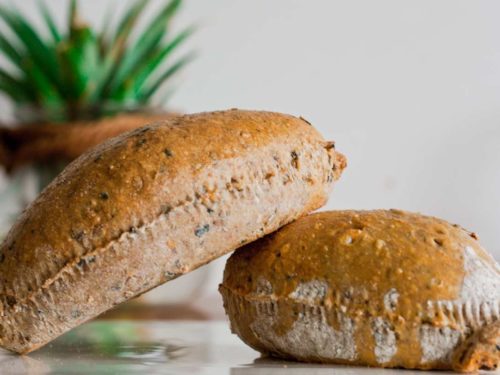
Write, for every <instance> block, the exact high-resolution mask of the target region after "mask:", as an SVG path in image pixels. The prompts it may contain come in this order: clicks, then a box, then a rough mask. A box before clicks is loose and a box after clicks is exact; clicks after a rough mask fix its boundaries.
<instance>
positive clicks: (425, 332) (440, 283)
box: [220, 210, 500, 369]
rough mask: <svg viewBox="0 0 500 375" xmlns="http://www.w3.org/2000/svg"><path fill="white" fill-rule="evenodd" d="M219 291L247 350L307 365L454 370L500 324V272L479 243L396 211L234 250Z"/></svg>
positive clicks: (316, 221)
mask: <svg viewBox="0 0 500 375" xmlns="http://www.w3.org/2000/svg"><path fill="white" fill-rule="evenodd" d="M220 290H221V293H222V295H223V297H224V303H225V307H226V311H227V313H228V315H229V317H230V319H231V325H232V328H233V330H234V331H235V332H236V333H237V334H238V335H239V336H240V337H241V338H242V339H243V340H244V341H245V342H247V343H248V344H249V345H251V346H252V347H254V348H255V349H257V350H260V351H262V352H264V353H270V354H272V355H277V356H280V357H285V358H290V357H292V358H295V359H299V360H305V361H319V362H335V363H354V364H363V365H370V366H382V367H405V368H420V369H430V368H436V369H449V368H451V367H452V363H451V354H452V353H453V350H454V349H455V348H456V347H457V345H458V344H459V343H460V342H462V341H463V340H465V339H466V338H467V337H469V336H470V335H472V334H474V333H475V332H477V331H478V330H479V329H481V327H483V326H485V325H487V324H490V323H491V322H492V321H496V320H498V319H499V318H500V317H499V314H500V312H499V308H500V295H499V293H500V272H499V269H498V266H497V265H496V264H495V262H494V260H493V259H492V258H491V257H490V256H489V255H488V254H487V253H486V252H485V251H484V250H483V249H482V248H481V247H480V245H479V244H478V241H477V240H476V238H475V236H474V235H473V234H471V233H469V232H466V231H465V230H463V229H462V228H460V227H458V226H454V225H450V224H449V223H447V222H445V221H443V220H440V219H436V218H432V217H426V216H422V215H418V214H412V213H407V212H403V211H397V210H390V211H384V210H378V211H336V212H324V213H317V214H313V215H309V216H306V217H303V218H301V219H299V220H297V221H296V222H293V223H291V224H289V225H287V226H285V227H284V228H282V229H280V230H279V231H277V232H275V233H273V234H271V235H269V236H267V237H264V238H262V239H260V240H258V241H256V242H254V243H251V244H249V245H247V246H245V247H243V248H242V249H239V250H238V251H236V252H235V253H234V254H233V255H232V256H231V257H230V259H229V260H228V262H227V265H226V270H225V272H224V281H223V283H222V285H221V288H220ZM490 347H491V346H490ZM328 348H329V349H328Z"/></svg>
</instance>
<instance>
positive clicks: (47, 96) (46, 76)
mask: <svg viewBox="0 0 500 375" xmlns="http://www.w3.org/2000/svg"><path fill="white" fill-rule="evenodd" d="M36 1H37V2H38V9H39V11H40V16H41V19H42V21H43V23H44V25H43V26H44V30H43V31H45V32H46V33H47V32H48V35H47V36H45V34H44V32H43V31H40V30H38V29H37V28H36V27H35V26H34V25H33V24H32V23H31V22H30V21H28V19H27V18H26V17H24V16H23V15H22V14H20V13H19V12H18V11H17V10H15V9H14V8H9V7H6V6H1V5H0V21H2V22H3V24H4V25H5V26H6V28H5V30H0V53H1V54H3V55H4V56H5V57H6V61H7V65H6V66H4V67H0V91H1V92H3V93H4V94H5V95H6V96H7V97H9V98H10V99H11V100H12V101H13V102H14V104H15V105H19V106H23V107H25V106H31V107H35V108H37V112H39V113H44V114H45V115H46V120H52V121H55V120H61V121H65V120H73V119H79V118H84V117H87V116H89V115H90V116H97V117H99V116H101V115H104V114H107V113H109V112H110V111H111V113H113V112H117V111H121V110H126V109H127V108H129V107H137V106H148V105H150V104H151V101H152V98H153V96H154V94H155V93H156V92H157V91H159V90H160V88H161V87H162V86H163V85H164V84H165V83H166V82H167V81H168V80H169V79H170V78H171V77H172V76H174V75H175V74H176V73H177V72H178V71H179V70H180V69H181V68H182V67H184V66H185V65H186V64H187V62H188V61H190V59H191V58H187V57H184V58H181V59H178V60H176V61H175V62H173V63H172V62H170V61H171V60H172V56H173V55H174V54H175V52H176V51H177V50H178V48H179V47H180V46H181V45H183V44H184V42H185V41H186V40H187V39H188V38H189V36H190V35H191V34H192V32H193V29H192V28H188V29H186V30H184V31H182V32H181V33H179V34H176V35H174V36H170V23H171V20H172V17H174V16H175V14H176V13H177V11H178V9H179V7H180V5H181V3H182V1H181V0H169V1H167V0H165V3H164V4H163V6H162V7H161V8H160V9H159V10H158V12H156V14H155V16H154V17H152V19H151V20H149V22H147V23H146V25H145V26H144V27H143V28H141V29H140V30H136V29H137V27H138V21H139V19H140V18H141V17H142V14H143V13H144V10H145V9H146V7H147V5H148V1H147V0H136V1H135V2H134V3H132V4H131V5H130V6H129V7H127V9H126V10H125V11H124V13H123V14H122V15H121V16H119V17H118V19H117V22H116V23H111V22H109V15H108V17H106V19H105V21H106V23H105V25H106V26H105V27H104V28H103V29H102V30H101V31H100V32H98V31H96V30H94V29H92V28H91V27H89V26H88V25H86V24H85V23H84V22H83V21H82V18H81V14H80V13H79V9H78V1H77V0H69V12H68V14H69V17H68V23H67V27H66V29H64V28H58V27H57V25H56V22H55V19H54V17H53V15H52V14H51V12H50V11H49V9H48V8H47V6H46V2H44V0H36ZM142 23H143V22H141V24H142ZM113 24H116V26H115V27H113V26H112V25H113ZM110 108H111V110H110ZM51 114H54V116H51Z"/></svg>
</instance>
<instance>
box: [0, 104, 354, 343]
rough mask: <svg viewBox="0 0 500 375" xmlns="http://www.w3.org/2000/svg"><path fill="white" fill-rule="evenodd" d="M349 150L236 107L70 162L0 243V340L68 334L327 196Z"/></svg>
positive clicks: (298, 124) (127, 138)
mask: <svg viewBox="0 0 500 375" xmlns="http://www.w3.org/2000/svg"><path fill="white" fill-rule="evenodd" d="M344 166H345V161H344V158H343V157H342V155H341V154H339V153H337V152H336V151H335V149H334V147H333V144H332V143H331V142H326V141H324V140H323V138H322V137H321V136H320V135H319V134H318V132H317V131H316V130H315V129H314V128H313V127H312V126H311V125H310V124H309V123H307V122H306V121H305V120H302V119H299V118H295V117H292V116H287V115H282V114H276V113H266V112H250V111H239V110H231V111H226V112H214V113H204V114H198V115H187V116H182V117H177V118H174V119H169V120H167V121H165V122H163V123H158V124H155V125H149V126H146V127H144V128H141V129H138V130H135V131H133V132H131V133H127V134H125V135H123V136H120V137H118V138H115V139H113V140H111V141H109V142H107V143H105V144H103V145H101V146H99V147H98V148H96V149H94V150H92V151H91V152H89V153H86V154H85V155H83V156H82V157H80V158H79V159H77V160H76V161H75V162H73V163H72V164H71V165H70V166H69V167H68V168H67V169H66V170H65V171H64V172H63V173H62V174H61V175H60V176H59V177H58V178H57V179H56V180H55V181H54V182H53V183H52V184H51V185H50V186H49V187H48V188H47V189H46V190H45V191H44V192H43V193H42V194H41V195H40V197H39V198H38V199H37V200H36V201H35V202H34V203H33V204H32V205H31V206H30V207H29V208H28V209H27V210H26V211H25V212H24V213H23V215H22V216H21V217H20V218H19V220H18V221H17V223H16V224H15V225H14V227H13V228H12V230H11V231H10V233H9V234H8V237H7V238H6V240H5V242H4V243H3V245H2V247H1V248H0V279H1V282H0V301H1V303H0V346H2V347H4V348H7V349H9V350H13V351H16V352H20V353H26V352H29V351H32V350H34V349H36V348H38V347H40V346H41V345H44V344H45V343H47V342H48V341H50V340H52V339H54V338H55V337H57V336H58V335H60V334H62V333H63V332H65V331H67V330H69V329H71V328H72V327H75V326H76V325H78V324H80V323H82V322H84V321H86V320H88V319H90V318H92V317H94V316H96V315H98V314H100V313H101V312H103V311H105V310H107V309H109V308H111V307H113V306H114V305H116V304H118V303H120V302H123V301H125V300H128V299H130V298H132V297H134V296H137V295H138V294H141V293H144V292H145V291H147V290H149V289H151V288H154V287H155V286H157V285H159V284H161V283H164V282H165V281H168V280H171V279H173V278H175V277H177V276H179V275H182V274H184V273H186V272H189V271H191V270H193V269H195V268H197V267H199V266H201V265H203V264H205V263H207V262H209V261H210V260H212V259H214V258H216V257H219V256H221V255H223V254H225V253H227V252H229V251H231V250H234V249H235V248H236V247H238V246H240V245H241V244H244V243H246V242H250V241H253V240H255V239H256V238H259V237H261V236H263V235H265V234H266V233H269V232H271V231H273V230H276V229H277V228H279V227H280V226H282V225H284V224H286V223H288V222H290V221H292V220H294V219H296V218H297V217H299V216H301V215H303V214H305V213H307V212H309V211H311V210H314V209H315V208H317V207H319V206H321V205H323V204H324V203H325V201H326V199H327V196H328V193H329V191H330V188H331V186H332V183H333V181H334V180H335V179H336V178H338V177H339V175H340V173H341V171H342V169H343V168H344Z"/></svg>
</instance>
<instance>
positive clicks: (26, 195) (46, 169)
mask: <svg viewBox="0 0 500 375" xmlns="http://www.w3.org/2000/svg"><path fill="white" fill-rule="evenodd" d="M172 116H175V114H171V113H165V112H145V113H128V114H121V115H116V116H113V117H108V118H103V119H100V120H96V121H88V122H75V123H71V124H62V125H61V124H57V125H54V124H41V125H32V124H30V125H25V126H16V127H12V128H9V127H4V128H0V164H1V165H3V166H4V168H5V170H6V171H7V173H8V175H7V178H4V181H2V182H3V184H0V199H1V200H2V204H3V207H2V210H1V211H0V236H1V237H3V236H5V234H6V233H7V231H8V230H9V229H10V227H11V225H12V224H13V222H14V221H15V219H16V218H17V216H18V215H19V214H20V213H21V211H22V210H23V209H24V208H25V207H26V206H27V205H28V204H29V203H30V202H32V201H33V200H34V199H35V198H36V197H37V196H38V194H39V193H40V192H41V191H42V190H43V189H44V188H45V186H47V185H48V184H49V183H50V182H51V181H52V180H53V179H54V177H56V176H57V175H58V174H59V173H60V172H61V171H62V170H63V169H64V167H65V166H66V165H67V164H68V163H69V162H70V161H71V160H73V159H75V158H77V157H78V156H79V155H80V154H82V153H83V152H85V151H86V150H87V149H89V148H92V147H94V146H96V145H97V144H99V143H102V142H103V141H105V140H107V139H109V138H112V137H115V136H117V135H119V134H121V133H124V132H126V131H130V130H133V129H135V128H138V127H141V126H143V125H145V124H148V123H151V122H155V121H159V120H164V119H165V118H168V117H172ZM207 272H208V271H207V269H206V268H205V269H203V270H199V271H197V272H194V273H191V274H190V275H186V276H185V277H182V278H181V279H179V280H175V281H173V285H172V284H171V283H169V284H167V285H164V286H162V287H160V288H158V289H155V290H153V291H151V292H149V293H146V294H145V295H143V296H142V297H141V298H140V299H139V300H140V301H143V302H147V303H155V304H156V303H157V304H183V303H189V302H190V301H191V300H192V299H193V297H194V296H195V295H196V293H197V292H198V291H199V290H201V288H202V286H203V284H204V281H205V279H206V277H207Z"/></svg>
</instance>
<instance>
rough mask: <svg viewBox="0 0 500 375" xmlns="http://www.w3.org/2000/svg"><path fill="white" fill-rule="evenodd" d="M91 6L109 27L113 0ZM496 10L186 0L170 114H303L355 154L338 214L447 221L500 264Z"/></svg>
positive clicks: (446, 4)
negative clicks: (182, 57)
mask: <svg viewBox="0 0 500 375" xmlns="http://www.w3.org/2000/svg"><path fill="white" fill-rule="evenodd" d="M0 3H7V1H6V0H1V1H0ZM63 3H65V2H64V1H62V0H57V1H56V0H54V1H52V2H51V5H52V7H53V8H54V9H55V10H56V11H57V12H58V13H59V15H60V16H61V17H62V14H63V9H64V7H63V6H61V4H63ZM82 3H84V4H83V6H82V8H83V10H84V15H85V17H86V18H90V19H92V20H93V22H96V23H100V22H101V21H102V20H101V18H102V17H101V14H102V13H104V12H103V8H104V5H107V4H109V3H110V1H102V0H99V1H98V0H85V1H82ZM103 3H105V4H104V5H103ZM115 3H118V2H117V1H115ZM120 3H121V5H123V4H124V3H127V2H126V1H122V2H120ZM151 3H152V6H153V7H154V6H156V5H158V2H157V1H155V0H151ZM18 6H19V7H21V8H24V9H27V10H28V11H30V12H32V13H33V12H34V10H33V8H34V7H33V3H32V1H25V2H22V4H19V5H18ZM499 15H500V2H498V1H459V0H444V1H443V0H440V1H435V0H434V1H430V0H419V1H401V0H394V1H392V0H391V1H388V0H379V1H372V0H349V1H347V0H346V1H332V0H312V1H305V0H300V1H299V0H273V1H269V0H252V1H248V0H247V1H244V0H211V1H201V0H186V2H185V6H184V8H183V11H182V14H181V16H180V17H179V19H178V20H177V24H178V25H179V26H182V25H187V24H191V23H196V24H198V25H199V30H198V32H197V34H196V36H195V37H194V38H193V40H192V41H191V46H193V47H195V49H196V50H197V51H198V52H199V55H200V56H199V58H198V59H197V60H196V62H195V63H193V64H192V65H191V66H190V67H189V68H188V69H187V70H186V71H185V73H184V74H183V77H182V78H181V79H180V80H178V81H177V83H178V85H179V89H178V90H177V93H176V95H175V96H174V97H173V98H172V101H171V106H172V107H173V108H176V109H180V110H183V111H186V112H196V111H205V110H213V109H223V108H230V107H241V108H249V109H267V110H274V111H282V112H289V113H292V114H296V115H302V116H304V117H306V118H307V119H309V120H310V121H311V122H312V123H313V124H314V125H315V126H316V127H317V128H319V129H320V131H321V132H322V133H323V134H324V135H325V137H326V138H329V139H333V140H335V141H336V143H337V148H338V150H340V151H342V152H344V153H345V154H346V155H347V157H348V159H349V168H348V169H347V170H346V172H345V174H344V176H343V178H342V179H341V181H340V182H339V183H338V185H337V187H336V189H335V191H334V194H333V195H332V198H331V200H330V202H329V203H328V206H327V208H329V209H338V208H358V209H366V208H390V207H397V208H403V209H407V210H412V211H420V212H423V213H427V214H431V215H436V216H440V217H443V218H445V219H448V220H449V221H452V222H456V223H460V224H462V225H463V226H465V227H466V228H468V229H470V230H473V231H475V232H477V233H478V234H479V236H480V239H481V241H482V243H483V245H484V246H485V247H486V248H487V249H489V251H490V252H492V253H494V254H495V256H496V258H497V259H500V236H499V235H498V232H499V231H500V22H499V19H500V18H499ZM222 262H223V261H219V262H217V264H216V265H212V266H211V267H212V268H214V269H215V270H216V271H214V272H212V280H211V282H210V283H208V284H207V287H206V288H207V290H209V291H211V292H213V290H214V288H215V285H216V284H217V283H218V282H219V281H220V278H221V275H220V271H221V268H222V264H223V263H222Z"/></svg>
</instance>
